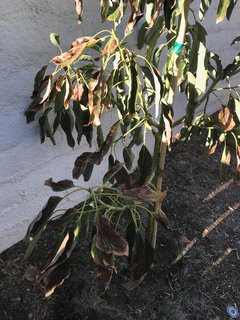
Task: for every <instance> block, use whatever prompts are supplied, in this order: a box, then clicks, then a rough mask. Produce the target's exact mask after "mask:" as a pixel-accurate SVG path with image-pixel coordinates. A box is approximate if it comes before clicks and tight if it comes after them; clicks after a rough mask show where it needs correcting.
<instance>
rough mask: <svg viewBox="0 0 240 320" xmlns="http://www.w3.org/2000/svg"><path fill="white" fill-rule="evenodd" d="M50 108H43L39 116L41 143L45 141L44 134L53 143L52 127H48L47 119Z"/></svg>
mask: <svg viewBox="0 0 240 320" xmlns="http://www.w3.org/2000/svg"><path fill="white" fill-rule="evenodd" d="M50 110H51V108H48V109H46V110H45V112H44V114H43V116H42V117H41V118H39V121H38V122H39V126H40V139H41V143H43V142H44V141H45V136H47V137H48V138H50V139H51V141H52V143H53V144H54V145H55V144H56V142H55V139H54V136H53V132H52V129H51V127H50V124H49V121H48V117H47V115H48V113H49V111H50Z"/></svg>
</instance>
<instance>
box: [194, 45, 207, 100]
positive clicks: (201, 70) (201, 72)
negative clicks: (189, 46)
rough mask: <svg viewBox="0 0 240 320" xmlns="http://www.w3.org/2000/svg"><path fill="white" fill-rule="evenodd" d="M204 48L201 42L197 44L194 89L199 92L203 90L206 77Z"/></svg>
mask: <svg viewBox="0 0 240 320" xmlns="http://www.w3.org/2000/svg"><path fill="white" fill-rule="evenodd" d="M206 52H207V51H206V48H205V46H204V44H203V43H202V42H200V44H199V50H198V62H197V76H196V84H195V86H196V89H197V90H198V92H199V94H200V93H202V92H205V90H206V85H207V79H208V61H207V60H208V59H207V54H206Z"/></svg>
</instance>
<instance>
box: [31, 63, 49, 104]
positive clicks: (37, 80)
mask: <svg viewBox="0 0 240 320" xmlns="http://www.w3.org/2000/svg"><path fill="white" fill-rule="evenodd" d="M47 67H48V65H45V66H43V67H42V68H41V70H39V71H38V73H37V74H36V76H35V79H34V89H33V93H32V98H35V97H37V96H38V93H39V89H40V87H41V84H42V81H43V77H44V75H45V72H46V69H47Z"/></svg>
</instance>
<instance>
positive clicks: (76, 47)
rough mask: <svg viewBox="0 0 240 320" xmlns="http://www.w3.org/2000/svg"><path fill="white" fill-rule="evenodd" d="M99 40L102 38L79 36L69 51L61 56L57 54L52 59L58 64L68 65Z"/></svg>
mask: <svg viewBox="0 0 240 320" xmlns="http://www.w3.org/2000/svg"><path fill="white" fill-rule="evenodd" d="M99 41H100V39H97V38H94V37H90V36H89V37H82V38H79V39H77V40H76V41H75V42H73V43H72V45H71V47H70V50H69V51H67V52H64V53H63V54H61V55H60V56H56V57H55V58H53V59H52V62H53V63H54V64H56V65H57V66H62V67H66V66H67V65H69V64H71V63H72V62H73V61H75V60H76V59H77V58H78V57H79V56H80V55H81V54H82V53H83V51H84V50H85V49H86V48H88V47H90V46H92V45H94V44H96V43H97V42H99Z"/></svg>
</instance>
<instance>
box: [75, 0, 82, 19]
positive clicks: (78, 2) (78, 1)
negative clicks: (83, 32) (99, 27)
mask: <svg viewBox="0 0 240 320" xmlns="http://www.w3.org/2000/svg"><path fill="white" fill-rule="evenodd" d="M74 1H75V6H76V12H77V14H78V24H80V23H81V22H82V11H83V3H82V0H74Z"/></svg>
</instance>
